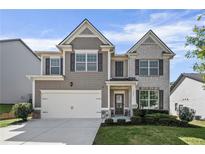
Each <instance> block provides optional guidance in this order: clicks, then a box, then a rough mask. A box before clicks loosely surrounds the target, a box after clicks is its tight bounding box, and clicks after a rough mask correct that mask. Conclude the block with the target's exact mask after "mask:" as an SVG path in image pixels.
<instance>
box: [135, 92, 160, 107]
mask: <svg viewBox="0 0 205 154" xmlns="http://www.w3.org/2000/svg"><path fill="white" fill-rule="evenodd" d="M141 91H148V99H140V95H141ZM150 91H156V92H157V97H158V100H157V103H158V108H159V90H140V91H139V105H140V108H141V103H140V101H141V100H147V101H148V106H147V107H146V108H144V109H151V108H150V100H156V99H150Z"/></svg>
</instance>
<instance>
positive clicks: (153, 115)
mask: <svg viewBox="0 0 205 154" xmlns="http://www.w3.org/2000/svg"><path fill="white" fill-rule="evenodd" d="M146 116H147V117H153V118H155V119H157V120H159V119H161V118H169V119H176V118H177V116H173V115H169V114H164V113H153V114H147V115H146Z"/></svg>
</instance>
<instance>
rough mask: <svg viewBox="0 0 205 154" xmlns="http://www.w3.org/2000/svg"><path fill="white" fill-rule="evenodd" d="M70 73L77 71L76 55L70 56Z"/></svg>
mask: <svg viewBox="0 0 205 154" xmlns="http://www.w3.org/2000/svg"><path fill="white" fill-rule="evenodd" d="M70 71H71V72H74V71H75V53H71V54H70Z"/></svg>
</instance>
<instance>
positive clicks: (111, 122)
mask: <svg viewBox="0 0 205 154" xmlns="http://www.w3.org/2000/svg"><path fill="white" fill-rule="evenodd" d="M113 123H114V121H113V119H112V118H108V119H105V124H113Z"/></svg>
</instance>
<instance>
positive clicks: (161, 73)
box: [159, 59, 163, 75]
mask: <svg viewBox="0 0 205 154" xmlns="http://www.w3.org/2000/svg"><path fill="white" fill-rule="evenodd" d="M159 75H163V59H160V60H159Z"/></svg>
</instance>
